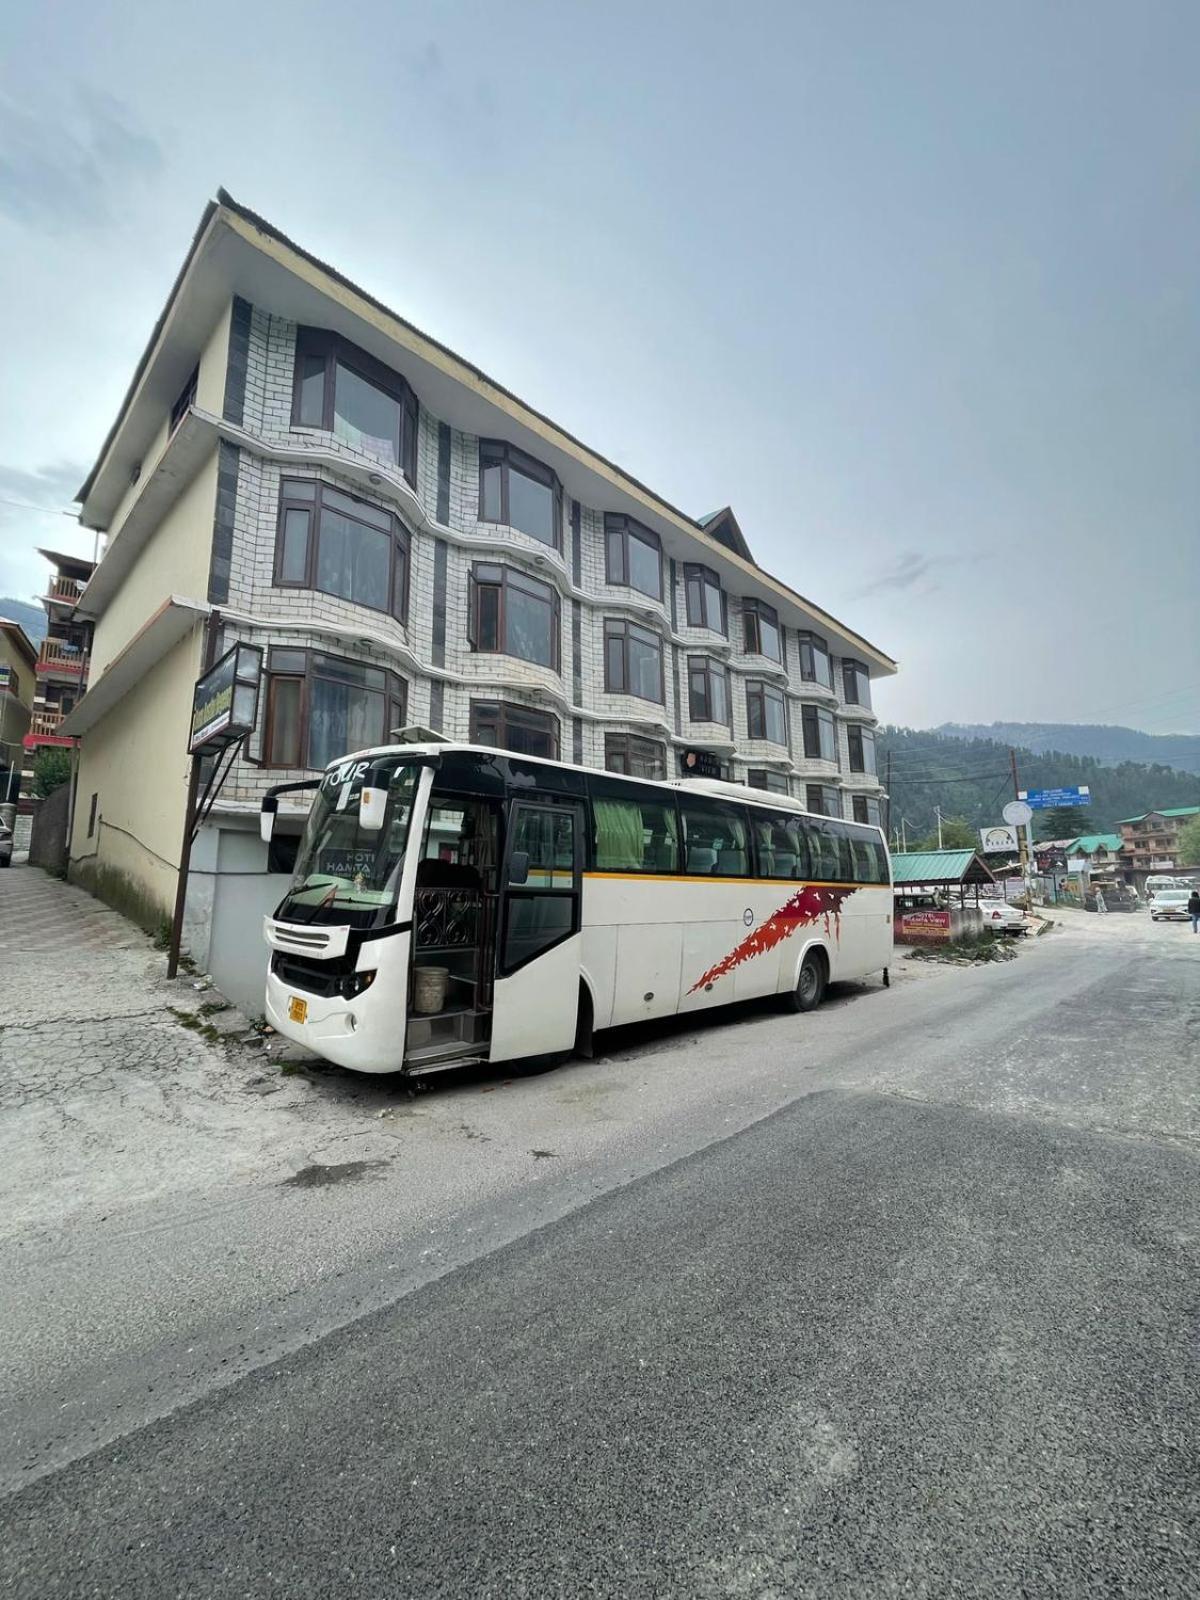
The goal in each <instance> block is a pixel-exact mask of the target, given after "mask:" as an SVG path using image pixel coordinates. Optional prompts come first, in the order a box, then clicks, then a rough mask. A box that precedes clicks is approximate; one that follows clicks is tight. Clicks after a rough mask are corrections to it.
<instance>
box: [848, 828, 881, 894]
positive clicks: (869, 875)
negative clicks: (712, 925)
mask: <svg viewBox="0 0 1200 1600" xmlns="http://www.w3.org/2000/svg"><path fill="white" fill-rule="evenodd" d="M850 852H851V855H852V856H853V859H854V881H855V883H877V882H878V881H879V880H878V878H877V877H876V876H875V852H874V851H873V850H872V848H871V841H870V840H869V839H851V841H850Z"/></svg>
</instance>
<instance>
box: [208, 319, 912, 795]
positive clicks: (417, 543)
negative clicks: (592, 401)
mask: <svg viewBox="0 0 1200 1600" xmlns="http://www.w3.org/2000/svg"><path fill="white" fill-rule="evenodd" d="M247 324H248V332H247ZM237 329H238V338H239V341H240V344H239V352H238V354H239V373H240V372H241V370H242V367H243V365H244V374H245V376H244V385H243V387H242V389H241V393H240V396H239V398H240V402H241V405H240V418H238V417H237V408H236V406H235V407H233V408H232V409H233V412H234V417H235V419H237V420H233V421H231V420H230V418H229V416H227V417H226V418H225V419H223V420H222V422H221V429H222V438H223V440H224V441H225V444H224V446H223V449H225V450H227V451H233V450H236V455H237V471H236V503H235V505H234V507H233V512H232V517H231V518H230V517H229V516H228V515H227V514H226V515H225V529H226V531H227V532H228V531H229V529H230V528H231V531H232V538H231V539H229V540H227V541H226V543H227V546H228V561H227V565H228V578H227V589H226V588H225V585H224V583H223V584H222V588H221V596H220V597H221V602H222V610H223V612H224V613H225V616H226V619H227V627H226V642H227V643H228V642H230V640H231V639H232V638H233V637H239V638H245V639H249V640H251V641H253V642H254V643H257V644H260V645H263V646H264V647H268V648H270V647H275V648H280V647H284V646H293V647H303V648H306V649H310V650H317V651H321V652H323V653H325V654H329V655H334V656H340V657H343V658H345V659H348V660H352V661H355V662H359V663H363V664H369V665H372V666H381V667H386V668H388V669H389V670H391V671H392V672H394V673H396V674H398V675H399V676H400V677H401V678H402V679H403V680H404V683H405V685H406V692H407V706H406V713H405V714H406V719H407V721H408V722H410V723H426V724H431V725H433V726H435V727H437V728H439V729H440V730H441V731H442V732H443V733H445V734H446V735H447V736H449V737H452V738H458V739H465V738H467V737H468V736H469V732H470V720H471V703H472V702H473V701H477V700H481V699H486V700H490V701H494V700H497V699H499V700H502V701H505V702H507V703H509V704H512V705H517V706H521V707H526V708H530V709H535V710H537V711H539V712H542V713H546V712H549V713H550V714H552V715H553V716H554V717H555V718H556V720H557V724H558V748H559V755H560V757H561V758H562V759H564V760H571V759H576V760H581V761H582V762H584V763H586V764H588V765H593V766H603V765H604V760H605V749H604V741H605V735H606V734H608V733H629V734H633V735H635V736H637V737H639V738H645V739H652V740H654V741H656V742H657V743H658V744H659V745H661V746H662V749H663V756H664V764H665V770H666V773H667V775H672V774H674V773H675V772H676V771H677V770H678V762H677V757H678V753H679V751H680V750H681V749H683V748H684V747H686V746H690V745H707V746H708V747H710V748H713V749H714V750H716V751H717V752H718V753H719V754H720V755H721V757H722V759H723V760H725V761H727V762H728V765H729V770H730V775H731V776H732V777H734V778H735V779H737V780H745V777H746V773H747V771H748V770H749V769H751V768H767V769H769V770H772V771H774V772H776V773H778V774H781V775H785V776H786V778H787V781H788V783H789V787H790V789H791V792H792V793H793V794H795V795H797V796H798V797H800V798H803V797H804V786H805V784H806V783H807V782H820V783H824V784H830V785H834V786H836V787H838V788H839V789H840V790H841V791H843V809H844V814H845V815H847V816H850V815H851V802H850V799H849V795H850V793H852V792H853V793H860V794H864V795H867V796H870V797H871V798H872V799H875V798H877V797H878V796H879V794H880V786H879V783H878V781H877V779H876V778H875V777H873V776H872V775H870V774H865V773H851V772H850V770H849V749H848V743H847V728H848V725H849V723H850V722H851V721H853V722H859V723H864V724H865V725H866V726H868V727H871V726H873V725H874V718H873V716H871V715H870V713H869V712H866V711H864V710H863V709H862V708H857V707H848V706H846V705H845V703H844V701H843V699H842V674H841V663H840V661H838V660H836V659H835V660H834V661H833V663H832V667H833V683H834V686H835V687H834V689H833V690H832V691H831V690H827V689H825V688H823V687H821V686H820V685H818V684H815V683H812V682H806V681H805V680H803V679H802V678H801V675H800V655H799V650H798V648H797V644H796V638H795V630H794V628H793V627H791V626H790V625H784V626H783V628H782V633H783V642H784V643H783V649H784V661H783V662H782V663H779V662H776V661H773V660H769V659H766V658H764V657H762V656H756V655H751V654H747V653H745V652H744V650H743V637H744V635H743V617H742V606H741V598H740V596H738V595H737V594H733V593H730V594H729V595H728V637H726V636H725V635H724V634H719V633H714V632H711V631H709V630H707V629H703V628H697V627H692V626H688V624H687V614H686V596H685V586H684V574H683V563H682V562H681V561H679V560H674V561H673V560H669V559H668V558H667V556H666V555H665V554H664V557H663V572H664V598H663V599H662V600H661V601H658V600H655V599H653V598H650V597H648V596H645V595H643V594H641V593H639V592H637V591H635V590H633V589H630V588H626V587H623V586H616V585H613V584H610V583H609V582H608V579H607V574H606V562H605V531H604V508H603V507H597V506H589V505H580V504H578V503H576V502H574V501H572V500H571V499H570V498H569V497H567V496H565V495H564V500H563V508H562V550H561V552H560V551H558V550H555V549H552V548H550V547H548V546H547V545H545V544H543V543H541V542H540V541H539V540H537V539H535V538H533V537H532V536H530V535H528V534H525V533H522V532H520V531H519V530H517V529H514V528H509V527H503V526H498V525H496V524H494V523H490V522H483V521H481V520H480V515H479V513H480V505H479V482H480V472H479V440H478V438H477V437H476V436H475V435H473V434H470V433H464V432H461V431H459V430H458V429H452V428H449V427H448V426H447V425H446V424H445V423H444V422H443V421H442V419H440V418H438V417H437V416H435V415H433V414H431V413H430V412H429V411H428V410H427V409H426V408H425V407H424V406H421V408H420V411H419V425H418V433H417V448H416V484H415V489H414V488H413V487H412V486H410V485H409V484H408V483H407V481H406V480H405V479H404V477H403V475H402V474H401V472H400V470H399V468H397V467H391V466H386V465H384V464H382V463H381V462H380V461H379V460H378V459H376V458H375V457H373V456H372V455H370V454H367V453H366V452H364V451H362V450H359V449H357V448H355V447H354V446H352V445H351V444H348V443H347V442H345V441H344V440H342V439H340V438H337V437H335V436H334V435H333V434H331V433H328V432H324V431H321V430H319V429H314V428H300V427H296V426H294V425H293V422H292V397H293V378H294V362H295V351H296V327H295V325H294V324H293V323H291V322H288V321H286V320H284V319H282V318H280V317H277V316H274V315H272V314H271V313H270V311H269V309H266V308H263V307H260V306H254V307H253V308H249V309H248V310H247V311H246V313H245V314H244V315H243V316H241V317H240V318H239V319H238V322H237ZM402 375H403V374H402ZM227 409H229V408H227ZM285 477H287V478H296V479H316V480H319V481H320V482H322V483H325V484H328V485H330V486H331V487H336V488H339V489H342V490H343V491H345V492H348V493H351V494H353V495H355V496H357V497H358V498H359V499H361V500H365V501H366V502H368V503H369V504H371V505H374V506H378V507H380V508H384V509H386V510H387V511H389V512H391V513H392V514H393V515H394V516H396V517H398V518H399V520H400V522H401V523H402V525H403V527H404V529H405V530H406V531H407V537H408V546H409V577H408V604H407V615H406V617H405V618H404V619H403V620H400V619H398V618H396V617H393V616H390V615H385V614H384V613H382V612H379V611H374V610H368V609H366V608H365V607H363V606H360V605H356V604H354V603H351V602H350V601H347V600H344V599H340V598H337V597H335V596H332V595H329V594H325V593H320V592H317V591H315V590H309V589H299V588H293V587H289V588H282V587H278V586H277V585H276V584H275V582H274V577H273V575H274V570H275V547H276V537H277V530H278V526H279V498H280V481H281V479H282V478H285ZM222 555H223V556H224V551H223V552H222ZM705 557H706V552H705V550H704V549H703V548H701V547H699V542H698V548H697V551H696V555H695V559H696V560H697V561H699V562H704V561H705ZM478 562H484V563H489V564H497V563H499V564H502V565H505V566H508V567H511V568H514V569H516V570H518V571H519V572H521V573H524V574H526V575H528V576H531V577H535V578H537V579H539V580H540V581H541V582H543V583H548V584H550V585H552V586H553V587H554V588H555V589H556V590H557V592H558V596H559V613H560V630H561V632H560V642H559V650H558V654H559V663H560V665H559V668H558V669H557V670H556V669H553V668H549V667H544V666H538V665H535V664H532V663H530V662H527V661H524V660H520V659H517V658H515V657H513V656H509V655H501V654H492V653H483V652H480V651H478V650H475V649H472V647H471V645H470V643H469V641H468V603H469V587H470V585H469V575H470V570H471V567H472V565H473V564H474V563H478ZM221 576H222V578H224V562H223V564H222V574H221ZM214 597H215V596H214ZM606 618H624V619H627V620H630V621H633V622H636V623H637V624H638V625H639V626H641V627H644V628H649V629H651V630H652V631H653V632H654V633H655V634H657V635H658V637H659V638H660V639H661V641H662V649H663V684H664V690H663V700H662V702H661V703H659V702H657V701H650V700H643V699H640V698H637V697H635V696H633V695H629V694H614V693H610V692H608V691H606V689H605V676H604V622H605V619H606ZM697 655H699V656H704V655H707V656H711V657H712V658H714V659H715V660H717V661H719V662H720V663H722V664H723V666H724V667H725V668H726V670H727V672H728V677H729V687H730V701H731V713H732V728H731V729H729V728H723V727H720V726H716V725H713V724H711V723H698V722H693V721H692V719H691V717H690V714H689V713H690V708H689V704H688V688H687V685H688V658H689V657H690V656H697ZM753 679H762V680H764V681H766V682H769V683H772V684H776V685H778V686H779V687H780V688H781V689H783V690H784V691H785V694H786V701H787V712H788V715H787V723H788V730H787V731H788V740H787V742H786V743H785V744H775V743H771V742H768V741H765V740H751V739H750V737H749V733H748V726H747V705H746V684H747V681H748V680H753ZM805 704H816V705H821V706H824V707H827V708H828V709H830V710H831V711H833V712H834V714H835V717H836V725H837V747H838V762H837V764H836V765H834V764H832V763H829V762H822V761H813V760H809V759H806V757H805V754H804V745H803V737H802V731H801V708H802V707H803V706H804V705H805ZM263 720H264V719H263V718H261V717H260V727H259V732H258V733H257V734H256V735H255V737H254V740H253V742H252V746H251V749H250V750H249V752H248V757H247V758H246V759H241V760H239V761H238V762H237V763H236V765H235V767H234V769H233V771H232V773H231V775H230V778H229V780H228V782H227V784H226V786H225V789H224V792H223V795H222V801H221V805H222V808H223V809H227V808H228V809H243V808H245V809H249V808H251V807H252V806H256V805H257V801H258V799H259V797H260V796H261V794H262V792H263V790H265V789H266V788H267V787H268V786H269V785H271V784H276V783H282V782H287V781H289V780H290V779H292V778H299V777H303V776H305V775H306V774H305V773H303V772H299V771H296V772H290V771H288V770H284V769H281V768H279V767H267V766H265V765H263V764H261V763H262V757H263V726H262V724H263Z"/></svg>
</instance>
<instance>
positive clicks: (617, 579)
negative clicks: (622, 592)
mask: <svg viewBox="0 0 1200 1600" xmlns="http://www.w3.org/2000/svg"><path fill="white" fill-rule="evenodd" d="M605 549H606V552H607V554H606V557H605V561H606V566H605V577H606V579H607V581H608V582H609V583H624V582H625V536H624V534H623V533H621V532H619V531H618V530H617V529H615V528H610V529H609V530H608V533H607V534H606V535H605Z"/></svg>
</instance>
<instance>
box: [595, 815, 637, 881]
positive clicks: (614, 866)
mask: <svg viewBox="0 0 1200 1600" xmlns="http://www.w3.org/2000/svg"><path fill="white" fill-rule="evenodd" d="M592 806H593V809H594V811H595V813H596V866H597V867H598V868H599V869H600V870H601V871H602V872H641V870H642V867H643V863H644V858H645V844H646V830H645V828H644V826H643V825H642V808H641V806H639V805H638V804H637V803H636V801H633V800H600V799H596V800H594V801H593V802H592Z"/></svg>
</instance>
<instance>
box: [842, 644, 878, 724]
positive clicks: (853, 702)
mask: <svg viewBox="0 0 1200 1600" xmlns="http://www.w3.org/2000/svg"><path fill="white" fill-rule="evenodd" d="M859 673H861V674H862V676H863V677H864V678H865V679H866V681H867V692H866V697H865V698H864V699H859V695H858V682H857V678H858V674H859ZM852 681H853V683H854V690H853V693H852V692H851V688H850V685H851V682H852ZM842 700H843V701H844V702H845V704H846V705H848V706H862V707H863V709H864V710H865V711H869V710H870V709H871V674H870V673H869V672H868V671H867V669H866V667H865V666H864V665H863V664H862V662H861V661H856V660H855V659H854V658H853V657H852V656H843V657H842Z"/></svg>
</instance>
